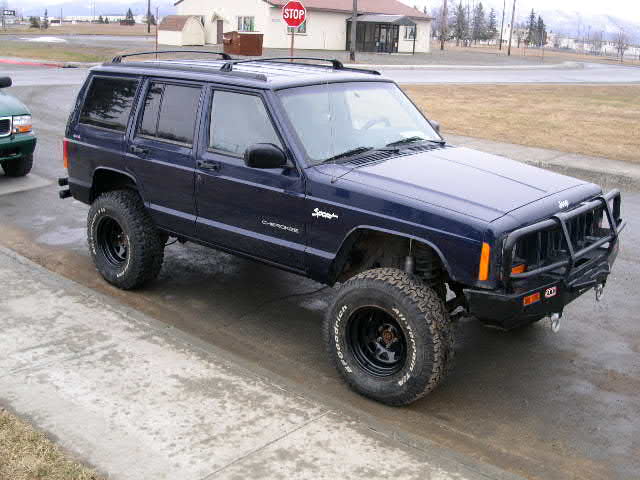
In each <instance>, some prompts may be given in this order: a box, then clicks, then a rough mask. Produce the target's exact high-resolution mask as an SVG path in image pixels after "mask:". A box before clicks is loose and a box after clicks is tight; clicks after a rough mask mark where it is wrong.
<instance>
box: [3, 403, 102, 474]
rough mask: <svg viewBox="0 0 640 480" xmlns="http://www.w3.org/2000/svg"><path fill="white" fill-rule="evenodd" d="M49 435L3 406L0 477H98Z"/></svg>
mask: <svg viewBox="0 0 640 480" xmlns="http://www.w3.org/2000/svg"><path fill="white" fill-rule="evenodd" d="M100 478H101V477H99V476H98V475H97V474H96V473H95V472H93V471H92V470H90V469H88V468H86V467H84V466H83V465H81V464H79V463H77V462H74V461H72V460H69V459H68V458H66V457H65V455H64V454H63V453H62V452H61V451H60V449H59V448H58V447H56V446H55V445H54V444H53V443H52V442H51V441H50V440H49V439H47V437H46V436H45V435H44V434H43V433H40V432H37V431H35V430H34V429H33V428H31V427H30V426H29V425H27V424H25V423H23V422H21V421H20V420H18V418H16V417H15V416H14V415H12V414H10V413H9V412H7V411H6V410H3V409H1V408H0V479H3V480H5V479H6V480H41V479H42V480H44V479H46V480H99V479H100Z"/></svg>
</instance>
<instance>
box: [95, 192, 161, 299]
mask: <svg viewBox="0 0 640 480" xmlns="http://www.w3.org/2000/svg"><path fill="white" fill-rule="evenodd" d="M87 238H88V242H89V252H90V253H91V257H92V258H93V262H94V264H95V266H96V269H97V270H98V272H99V273H100V274H101V275H102V276H103V277H104V279H105V280H106V281H107V282H109V283H111V284H112V285H115V286H116V287H118V288H121V289H123V290H131V289H135V288H139V287H142V286H143V285H145V284H147V283H149V282H150V281H152V280H154V279H155V278H156V277H157V276H158V274H159V273H160V269H161V268H162V262H163V260H164V246H165V241H166V235H164V234H162V233H161V232H159V231H158V229H157V228H156V226H155V224H154V223H153V220H152V219H151V217H150V215H149V213H148V212H147V211H146V209H145V206H144V203H143V202H142V199H141V198H140V196H139V195H138V193H137V192H136V191H133V190H116V191H111V192H106V193H103V194H101V195H100V196H99V197H98V198H96V200H95V201H94V202H93V203H92V204H91V208H90V209H89V214H88V218H87Z"/></svg>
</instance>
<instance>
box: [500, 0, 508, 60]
mask: <svg viewBox="0 0 640 480" xmlns="http://www.w3.org/2000/svg"><path fill="white" fill-rule="evenodd" d="M506 8H507V0H502V25H500V46H499V47H498V50H502V32H504V13H505V12H504V11H505V9H506Z"/></svg>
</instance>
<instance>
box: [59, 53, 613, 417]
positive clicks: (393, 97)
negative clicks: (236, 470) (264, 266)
mask: <svg viewBox="0 0 640 480" xmlns="http://www.w3.org/2000/svg"><path fill="white" fill-rule="evenodd" d="M314 60H315V63H309V62H310V61H314ZM324 62H327V61H326V60H324V61H320V60H318V59H295V60H293V59H259V60H250V61H247V60H232V59H231V58H230V57H228V56H225V55H222V58H221V59H217V58H216V59H215V60H210V61H201V60H166V61H162V60H155V61H128V62H123V61H122V57H117V58H115V59H114V60H113V61H112V62H111V63H107V64H104V65H102V66H99V67H95V68H93V69H92V70H91V72H90V74H89V76H88V78H87V81H86V83H85V85H84V86H83V88H82V90H81V91H80V93H79V95H78V100H77V103H76V105H75V108H74V110H73V112H72V113H71V116H70V118H69V122H68V126H67V129H66V136H65V140H64V155H65V163H66V165H67V168H68V175H69V176H68V178H62V179H60V184H61V186H63V187H66V186H67V185H68V187H69V188H68V189H66V188H65V189H64V190H62V191H61V192H60V194H61V197H63V198H64V197H68V196H73V197H74V198H75V199H77V200H80V201H82V202H85V203H87V204H89V205H90V206H91V207H90V210H89V214H88V227H87V230H88V232H87V233H88V240H89V248H90V252H91V256H92V257H93V260H94V262H95V265H96V267H97V269H98V271H99V272H100V274H102V276H103V277H104V278H105V279H106V280H107V281H108V282H110V283H112V284H113V285H116V286H118V287H120V288H123V289H133V288H137V287H140V286H142V285H144V284H145V283H147V282H149V281H151V280H153V279H154V278H155V277H156V276H157V275H158V273H159V271H160V268H161V265H162V261H163V252H164V247H165V243H166V241H167V239H168V238H169V237H176V238H177V239H179V240H181V241H193V242H197V243H200V244H203V245H207V246H210V247H213V248H216V249H220V250H224V251H227V252H232V253H234V254H238V255H241V256H244V257H247V258H251V259H255V260H259V261H262V262H265V263H268V264H271V265H273V266H275V267H278V268H282V269H285V270H289V271H291V272H295V273H297V274H300V275H304V276H307V277H310V278H312V279H314V280H317V281H319V282H322V283H325V284H328V285H334V284H336V283H340V285H341V286H340V288H339V290H338V291H337V294H336V296H335V298H334V300H333V304H332V306H331V308H330V309H329V311H328V312H327V315H326V319H325V323H324V330H323V331H324V339H325V342H326V346H327V350H328V352H329V355H330V356H331V358H332V360H333V362H334V364H335V366H336V368H337V369H338V371H339V372H340V373H341V374H342V376H343V377H344V378H345V380H346V381H347V382H348V383H349V385H350V386H351V387H352V388H354V389H355V390H357V391H358V392H360V393H362V394H364V395H366V396H369V397H371V398H374V399H376V400H379V401H381V402H384V403H387V404H390V405H404V404H408V403H410V402H413V401H414V400H416V399H418V398H420V397H421V396H423V395H425V394H427V393H429V392H430V391H431V390H433V389H434V388H435V387H436V386H437V385H438V384H439V383H440V382H441V381H442V380H443V378H444V377H445V375H446V373H447V371H448V370H449V369H450V367H451V365H452V360H453V355H454V337H453V329H452V327H451V318H452V317H455V316H456V315H460V314H462V313H464V314H470V315H473V316H475V317H477V318H478V319H479V320H481V321H483V322H486V323H488V324H492V325H495V326H499V327H502V328H505V329H510V328H514V327H517V326H521V325H524V324H528V323H531V322H534V321H536V320H539V319H541V318H544V317H547V316H551V317H552V318H553V319H555V321H558V320H559V318H560V316H561V315H562V312H563V310H564V308H565V306H566V305H567V304H568V303H569V302H571V301H572V300H574V299H575V298H576V297H578V296H579V295H581V294H583V293H585V292H586V291H587V290H589V289H591V288H595V289H596V291H597V292H601V289H602V287H603V286H604V284H605V282H606V280H607V277H608V275H609V273H610V269H611V265H612V264H613V262H614V260H615V258H616V255H617V252H618V245H619V240H618V234H619V232H620V231H621V229H622V228H623V226H624V224H623V222H622V221H621V217H620V194H619V192H617V191H612V192H609V193H607V194H603V193H602V191H601V189H600V188H599V187H598V186H596V185H593V184H591V183H586V182H583V181H580V180H577V179H575V178H570V177H566V176H563V175H558V174H556V173H552V172H549V171H546V170H541V169H537V168H534V167H531V166H527V165H524V164H522V163H519V162H515V161H511V160H507V159H505V158H502V157H497V156H493V155H488V154H486V153H480V152H477V151H474V150H470V149H467V148H460V147H455V146H452V145H448V144H446V143H445V141H444V140H443V139H442V137H441V136H440V135H439V133H438V128H437V124H436V123H435V122H430V121H429V120H428V119H427V118H425V117H424V116H423V114H422V113H421V112H420V111H419V110H418V109H417V108H416V107H415V106H414V104H413V103H412V102H411V101H410V100H409V98H408V97H407V96H406V95H405V94H404V93H403V92H402V90H400V88H399V87H398V86H397V85H396V84H395V83H394V82H393V81H391V80H389V79H386V78H384V77H382V76H380V75H379V74H378V73H377V72H374V71H365V70H354V69H350V68H346V67H345V66H343V65H342V64H341V63H340V62H338V61H335V60H333V61H328V62H327V63H326V64H325V63H324Z"/></svg>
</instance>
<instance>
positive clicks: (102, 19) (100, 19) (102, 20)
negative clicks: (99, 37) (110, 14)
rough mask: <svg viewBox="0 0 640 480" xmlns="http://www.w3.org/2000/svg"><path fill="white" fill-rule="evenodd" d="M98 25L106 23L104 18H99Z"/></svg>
mask: <svg viewBox="0 0 640 480" xmlns="http://www.w3.org/2000/svg"><path fill="white" fill-rule="evenodd" d="M98 23H104V18H102V15H100V16H99V17H98Z"/></svg>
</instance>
